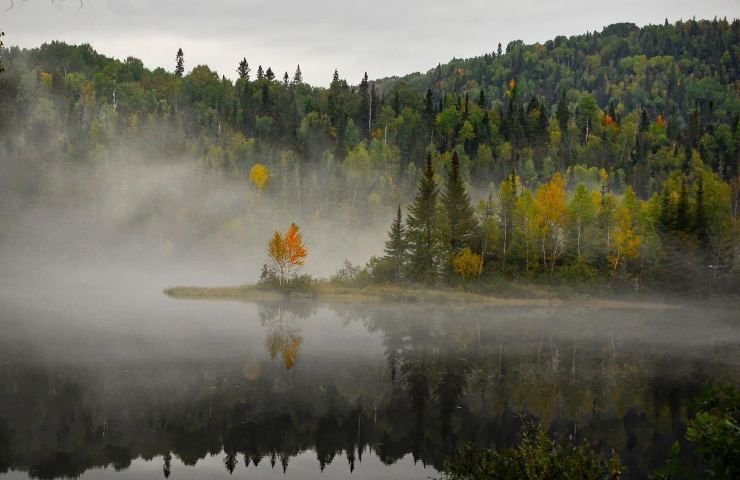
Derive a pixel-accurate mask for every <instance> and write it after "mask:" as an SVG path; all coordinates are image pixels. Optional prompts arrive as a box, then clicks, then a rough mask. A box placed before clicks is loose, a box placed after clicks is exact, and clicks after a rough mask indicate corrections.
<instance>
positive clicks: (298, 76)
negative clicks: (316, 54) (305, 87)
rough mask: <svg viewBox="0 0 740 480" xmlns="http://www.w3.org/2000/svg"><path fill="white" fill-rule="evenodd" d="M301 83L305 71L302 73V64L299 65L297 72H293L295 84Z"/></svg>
mask: <svg viewBox="0 0 740 480" xmlns="http://www.w3.org/2000/svg"><path fill="white" fill-rule="evenodd" d="M301 83H303V73H301V66H300V65H298V66H297V67H296V69H295V74H293V85H300V84H301Z"/></svg>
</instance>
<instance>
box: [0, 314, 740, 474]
mask: <svg viewBox="0 0 740 480" xmlns="http://www.w3.org/2000/svg"><path fill="white" fill-rule="evenodd" d="M358 308H360V307H358ZM361 308H362V309H363V310H361V311H360V312H359V314H360V315H362V316H363V321H364V324H365V325H366V326H367V327H368V329H369V330H371V332H373V334H375V335H376V336H377V338H380V339H381V340H382V342H383V345H384V355H385V357H384V358H383V357H381V356H380V355H378V356H373V357H368V358H359V357H358V358H353V359H352V360H351V361H344V362H337V361H336V359H335V358H323V357H326V356H312V357H311V358H305V359H304V358H301V361H302V362H303V365H302V368H301V369H294V371H292V372H291V374H290V375H289V380H290V381H289V382H282V381H281V378H284V377H285V375H280V373H282V371H283V369H284V368H285V367H286V366H287V365H285V363H284V362H285V361H286V360H291V358H292V362H293V363H294V362H295V360H296V355H298V353H299V351H300V348H301V345H298V346H297V348H296V349H295V351H294V353H290V352H288V355H287V356H286V355H285V353H284V346H285V345H286V344H287V345H290V342H291V339H290V337H291V334H292V335H293V336H294V337H300V336H301V331H300V328H299V326H300V325H301V322H299V321H298V320H297V319H298V318H299V317H300V315H301V314H302V313H304V314H305V312H306V311H307V310H308V311H309V313H308V314H310V309H307V308H306V307H305V306H303V305H299V306H295V307H294V306H291V305H287V306H286V305H281V306H279V307H278V306H276V305H275V304H270V305H265V306H261V307H260V316H261V319H262V323H263V325H264V326H265V329H266V331H267V336H268V338H271V337H273V336H274V337H276V338H278V340H275V341H274V342H272V341H270V342H271V345H274V350H272V351H273V352H275V353H274V357H275V358H277V357H278V356H280V357H281V360H282V361H280V362H271V361H269V360H266V359H265V358H264V355H262V357H263V358H261V359H260V358H258V357H257V356H252V357H250V364H249V368H248V369H247V373H248V375H245V373H244V371H245V367H244V366H243V365H242V363H241V362H238V361H234V359H233V358H226V359H224V360H219V361H193V360H188V361H187V362H183V363H175V364H172V365H169V366H159V365H156V362H143V363H142V364H141V365H140V366H139V367H127V368H131V369H132V370H131V372H130V375H131V376H132V377H134V378H151V379H152V381H151V382H139V383H131V382H130V381H126V382H118V381H117V380H116V378H117V375H118V374H119V373H120V372H119V370H117V369H116V368H118V369H120V366H118V367H115V368H112V369H110V370H106V368H107V367H100V368H98V369H96V370H94V372H95V374H94V375H88V374H87V373H85V372H83V371H82V370H77V369H74V368H70V367H69V366H66V367H62V366H52V365H49V366H45V367H44V368H37V367H29V366H28V365H25V364H23V363H22V362H18V361H17V360H15V359H14V358H13V357H12V356H10V355H8V354H4V353H3V348H2V347H3V345H2V344H1V343H0V365H2V368H0V376H2V380H3V381H2V382H0V471H1V470H3V469H6V470H9V469H11V468H14V469H28V470H29V471H30V472H32V476H34V477H38V478H57V477H59V476H79V475H81V474H82V473H84V471H86V470H88V469H91V468H95V467H98V468H103V467H106V466H107V467H110V466H112V465H117V466H121V467H125V465H127V464H128V462H129V461H130V459H131V458H136V457H137V456H143V457H144V458H152V457H154V456H156V455H164V466H162V472H163V474H164V475H165V477H167V475H170V473H171V466H170V463H171V459H172V458H173V457H174V456H177V457H178V458H179V459H180V460H181V461H182V462H183V463H184V464H186V465H193V464H196V463H197V462H199V461H200V460H201V459H203V458H205V457H207V456H208V455H217V454H219V452H223V453H221V455H222V457H221V458H222V459H223V465H224V467H225V468H226V469H227V470H228V471H239V470H244V469H245V468H246V469H249V470H252V469H254V466H255V465H258V464H260V462H264V463H267V462H273V461H274V463H275V467H276V468H280V467H282V468H283V469H287V468H288V463H289V460H290V459H291V458H292V457H294V456H295V455H298V454H299V453H300V452H303V451H306V450H309V449H312V450H313V451H314V452H315V454H316V458H317V462H318V464H319V465H321V466H326V465H328V464H329V463H330V462H332V461H335V460H336V459H337V458H338V457H340V456H341V457H344V458H346V460H347V462H348V463H349V466H348V468H347V470H348V471H347V472H345V473H347V474H349V471H350V470H352V469H353V467H354V466H355V463H356V462H358V461H360V462H361V460H362V458H361V457H362V454H363V452H367V451H368V450H370V451H373V452H374V454H376V455H377V456H378V457H379V459H380V460H381V461H382V462H384V463H387V464H390V463H393V462H395V461H397V460H398V459H400V458H403V457H404V456H405V455H407V454H409V453H411V454H412V455H413V458H414V459H415V460H418V461H419V462H422V463H424V464H431V465H434V466H436V467H438V468H439V467H441V465H442V463H443V461H444V459H445V457H446V456H447V455H448V454H449V452H450V450H452V449H454V448H456V447H459V446H460V445H462V444H463V443H468V442H474V443H476V444H478V445H479V446H482V447H486V446H497V447H508V446H510V445H511V443H512V440H513V439H514V438H516V435H517V433H518V431H519V428H520V425H521V419H520V416H519V415H520V414H526V415H527V416H528V417H533V418H534V419H536V420H538V421H540V422H541V423H543V424H544V425H545V427H546V428H547V429H548V430H549V431H550V433H552V434H553V435H554V436H555V437H556V438H558V439H559V440H567V439H568V438H569V437H571V436H573V435H575V437H576V438H577V439H578V440H581V439H585V438H587V439H588V440H589V441H590V442H593V444H595V445H600V446H603V448H604V450H605V451H606V450H608V449H609V448H612V447H613V448H615V449H616V450H617V451H618V452H619V453H620V454H621V455H622V459H623V463H624V464H625V465H627V466H628V467H629V469H630V470H629V471H630V472H631V474H632V475H635V476H637V477H640V476H645V475H646V472H648V471H649V470H650V468H651V466H652V465H655V464H656V463H659V462H662V461H663V459H664V458H665V455H666V454H667V452H668V450H669V449H670V446H671V444H672V442H673V441H674V440H676V439H677V438H682V437H683V434H684V432H685V414H686V413H685V412H686V399H687V398H690V397H692V396H693V395H694V393H695V392H696V391H697V389H698V388H699V387H700V383H701V381H702V380H701V379H708V378H716V376H717V371H716V369H717V368H718V367H716V366H712V364H711V362H703V361H701V360H699V359H698V358H700V357H698V356H696V357H690V356H689V357H679V356H675V355H667V356H665V357H664V358H661V357H660V356H656V354H655V352H652V351H647V352H645V351H639V350H633V351H628V350H627V349H621V348H620V352H619V353H618V354H617V353H616V348H615V346H614V344H613V343H612V341H611V340H610V339H609V338H608V337H607V338H606V339H605V341H604V342H603V343H593V344H589V343H587V342H585V341H581V340H579V343H578V350H577V358H576V363H577V367H576V369H575V375H574V374H573V368H572V365H573V358H572V353H571V352H573V342H572V340H566V339H563V338H562V337H559V336H556V335H553V336H552V340H550V335H549V334H547V331H546V330H545V331H543V330H541V329H539V328H535V329H532V328H531V327H528V328H527V330H526V331H525V332H524V333H522V330H516V327H512V326H511V324H510V325H506V324H504V325H503V326H501V325H500V324H499V325H497V324H496V323H486V322H481V324H480V334H478V326H477V322H472V321H471V320H470V318H467V317H466V316H463V315H460V314H459V311H458V312H450V311H447V310H445V309H438V310H439V311H434V312H430V311H429V310H430V309H426V308H424V307H418V308H415V309H403V310H402V309H398V308H387V307H386V308H382V307H377V306H366V307H361ZM499 312H500V310H499V311H497V314H501V315H506V312H503V313H499ZM357 316H358V315H357V314H355V319H356V318H357ZM471 317H472V315H471ZM348 318H349V317H348ZM450 319H452V320H453V321H450ZM286 338H287V340H286ZM0 342H1V340H0ZM266 343H267V341H266ZM502 345H503V348H502ZM269 348H270V347H269V346H268V349H269ZM302 348H303V349H305V348H306V346H305V345H304V346H303V347H302ZM558 352H559V353H558ZM291 355H292V356H291ZM317 357H318V358H317ZM389 359H392V361H389ZM309 360H310V361H309ZM136 368H140V370H137V369H136ZM394 368H395V369H396V379H395V382H394V381H393V378H392V377H393V375H392V371H393V369H394ZM389 370H390V372H391V375H388V372H389ZM184 372H196V373H195V374H193V375H184ZM667 372H680V375H675V376H674V375H666V373H667ZM734 378H736V376H735V377H734ZM358 379H362V381H358ZM154 380H156V381H154ZM117 382H118V383H117ZM148 384H152V385H154V384H157V385H158V387H157V389H156V390H152V391H148V390H147V388H148V387H147V385H148ZM482 384H485V385H486V389H485V392H483V390H482V388H481V387H480V385H482ZM293 392H300V395H296V394H294V393H293ZM471 393H475V394H471ZM26 399H33V401H27V400H26ZM38 419H43V422H39V421H38ZM104 422H105V423H104ZM104 424H105V425H106V428H105V430H104V429H103V425H104ZM103 431H105V435H103ZM600 448H601V447H600ZM169 452H171V453H169ZM237 458H239V461H242V462H243V465H239V464H238V462H237ZM278 464H279V465H280V466H278ZM175 476H177V475H175Z"/></svg>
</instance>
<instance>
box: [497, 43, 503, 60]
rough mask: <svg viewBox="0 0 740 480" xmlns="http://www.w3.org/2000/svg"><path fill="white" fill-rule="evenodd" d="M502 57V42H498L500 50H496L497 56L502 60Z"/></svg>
mask: <svg viewBox="0 0 740 480" xmlns="http://www.w3.org/2000/svg"><path fill="white" fill-rule="evenodd" d="M501 55H502V52H501V42H498V48H496V56H497V57H499V58H500V57H501Z"/></svg>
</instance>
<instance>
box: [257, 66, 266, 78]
mask: <svg viewBox="0 0 740 480" xmlns="http://www.w3.org/2000/svg"><path fill="white" fill-rule="evenodd" d="M264 78H265V71H264V70H262V65H259V66H257V80H263V79H264Z"/></svg>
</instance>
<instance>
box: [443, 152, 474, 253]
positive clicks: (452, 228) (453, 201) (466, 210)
mask: <svg viewBox="0 0 740 480" xmlns="http://www.w3.org/2000/svg"><path fill="white" fill-rule="evenodd" d="M471 203H472V201H471V198H470V194H469V193H468V192H467V191H466V190H465V184H464V183H463V178H462V175H460V158H459V157H458V155H457V152H453V154H452V164H451V166H450V171H449V174H448V175H447V190H446V191H445V193H444V195H443V196H442V206H443V207H444V211H445V214H446V220H447V229H448V231H447V247H448V248H449V252H450V254H451V255H457V254H459V253H460V251H462V249H463V248H465V247H470V246H471V243H472V242H473V239H474V238H475V234H476V231H477V229H478V222H477V220H476V219H475V211H474V210H473V206H472V204H471Z"/></svg>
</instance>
